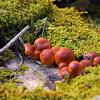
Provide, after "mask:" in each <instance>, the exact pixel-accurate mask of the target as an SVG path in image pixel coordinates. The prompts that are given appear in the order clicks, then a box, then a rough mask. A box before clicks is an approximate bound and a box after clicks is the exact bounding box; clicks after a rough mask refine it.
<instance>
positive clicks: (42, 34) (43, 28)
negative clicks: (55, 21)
mask: <svg viewBox="0 0 100 100" xmlns="http://www.w3.org/2000/svg"><path fill="white" fill-rule="evenodd" d="M47 21H48V17H46V19H45V23H44V26H43V31H42V37H44V32H45V27H46V25H47Z"/></svg>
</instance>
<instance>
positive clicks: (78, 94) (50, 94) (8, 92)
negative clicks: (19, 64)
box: [0, 66, 100, 100]
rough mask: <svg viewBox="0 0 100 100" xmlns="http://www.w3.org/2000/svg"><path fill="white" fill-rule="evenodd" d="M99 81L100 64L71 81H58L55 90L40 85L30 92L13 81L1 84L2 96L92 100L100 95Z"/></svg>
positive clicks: (39, 99) (42, 99) (26, 99)
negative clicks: (48, 89) (47, 89)
mask: <svg viewBox="0 0 100 100" xmlns="http://www.w3.org/2000/svg"><path fill="white" fill-rule="evenodd" d="M99 83H100V66H98V67H88V68H86V70H85V74H84V75H83V76H77V77H76V78H74V79H72V80H71V81H70V82H69V83H62V82H60V81H57V82H56V83H55V86H56V90H55V91H46V90H44V89H43V88H42V87H39V88H36V89H34V90H32V91H31V92H29V91H28V90H27V89H26V88H25V87H19V86H17V85H16V83H14V82H13V81H9V82H6V83H4V84H0V98H4V100H5V99H6V100H12V99H16V100H22V99H24V100H33V99H34V100H90V99H92V98H93V97H95V96H97V95H100V91H99V88H100V84H99ZM2 100H3V99H2Z"/></svg>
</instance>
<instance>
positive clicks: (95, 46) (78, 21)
mask: <svg viewBox="0 0 100 100" xmlns="http://www.w3.org/2000/svg"><path fill="white" fill-rule="evenodd" d="M83 13H86V12H78V11H77V10H76V9H75V8H73V7H71V8H65V9H58V8H57V7H54V6H53V7H52V13H51V14H50V19H51V21H50V23H48V31H47V35H46V37H47V38H48V39H49V40H50V41H51V42H52V44H53V46H61V47H69V48H71V49H73V50H74V52H75V54H76V55H77V56H79V55H80V54H81V53H85V52H90V51H95V52H97V53H100V35H99V34H97V33H96V28H95V26H94V25H93V24H92V23H89V22H88V20H86V19H84V18H82V16H81V15H82V14H83Z"/></svg>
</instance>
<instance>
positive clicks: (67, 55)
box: [55, 47, 75, 65]
mask: <svg viewBox="0 0 100 100" xmlns="http://www.w3.org/2000/svg"><path fill="white" fill-rule="evenodd" d="M73 60H75V55H74V53H73V51H72V50H71V49H69V48H64V47H63V48H60V49H59V50H58V51H57V52H56V53H55V63H56V64H57V65H59V63H61V62H63V63H66V64H69V63H70V62H71V61H73Z"/></svg>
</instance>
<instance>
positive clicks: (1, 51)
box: [0, 25, 30, 54]
mask: <svg viewBox="0 0 100 100" xmlns="http://www.w3.org/2000/svg"><path fill="white" fill-rule="evenodd" d="M29 28H30V27H29V26H28V25H27V26H26V27H25V28H24V29H23V30H22V31H21V32H19V33H18V34H17V35H16V36H15V37H14V38H13V39H12V40H11V41H10V42H8V43H7V44H6V45H5V46H4V47H3V48H1V49H0V54H1V53H3V52H4V51H5V50H6V49H8V48H9V47H10V46H11V45H12V44H13V43H14V42H15V41H16V40H17V39H18V38H19V37H20V36H21V35H22V34H23V33H24V32H26V31H27V30H28V29H29Z"/></svg>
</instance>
